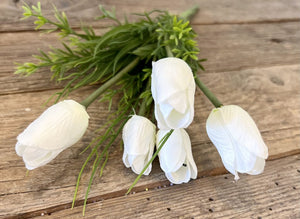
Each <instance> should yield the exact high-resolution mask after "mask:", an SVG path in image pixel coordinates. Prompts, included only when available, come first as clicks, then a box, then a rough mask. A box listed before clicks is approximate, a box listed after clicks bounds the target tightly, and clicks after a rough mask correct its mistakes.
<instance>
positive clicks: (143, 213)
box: [38, 155, 300, 218]
mask: <svg viewBox="0 0 300 219" xmlns="http://www.w3.org/2000/svg"><path fill="white" fill-rule="evenodd" d="M299 167H300V157H299V155H298V156H291V157H287V158H283V159H280V160H275V161H270V162H268V165H267V166H266V168H265V171H264V174H262V175H259V176H249V175H242V177H241V179H240V180H239V181H238V182H237V183H235V182H234V181H233V180H232V177H231V176H230V175H228V174H225V175H222V176H214V177H206V178H202V179H198V180H194V181H192V182H190V183H188V184H185V185H180V186H177V185H176V186H169V185H168V186H166V187H164V186H163V187H162V188H157V187H156V188H154V189H151V190H149V191H143V192H139V193H137V194H134V195H129V196H121V197H117V198H112V199H108V200H101V201H99V202H96V203H92V204H90V205H89V206H88V207H89V210H88V211H87V213H86V215H85V217H84V218H276V217H277V216H278V217H279V218H299V217H300V170H299ZM182 191H184V193H185V195H183V194H182ZM81 210H82V209H81V208H80V207H76V208H75V209H72V210H71V209H67V210H62V211H59V212H54V213H52V214H51V216H48V215H47V213H49V212H47V211H41V212H39V214H44V215H45V216H44V217H38V218H49V217H51V218H65V217H69V218H81V217H82V215H81Z"/></svg>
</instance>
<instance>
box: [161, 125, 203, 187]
mask: <svg viewBox="0 0 300 219" xmlns="http://www.w3.org/2000/svg"><path fill="white" fill-rule="evenodd" d="M168 132H169V130H159V131H158V133H157V140H156V147H158V146H159V142H160V140H161V139H162V138H163V137H164V136H165V135H166V134H167V133H168ZM158 157H159V163H160V167H161V169H162V170H163V171H164V172H165V175H166V177H167V178H168V180H169V181H170V182H172V183H174V184H180V183H187V182H188V181H190V179H191V178H192V179H196V178H197V173H198V171H197V166H196V164H195V161H194V159H193V155H192V148H191V141H190V138H189V135H188V134H187V132H186V131H185V130H184V129H175V130H174V131H173V133H172V134H171V135H170V137H169V138H168V140H167V141H166V142H165V144H164V145H163V146H162V149H161V150H160V152H159V153H158Z"/></svg>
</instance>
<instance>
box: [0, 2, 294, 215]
mask: <svg viewBox="0 0 300 219" xmlns="http://www.w3.org/2000/svg"><path fill="white" fill-rule="evenodd" d="M25 2H27V3H28V4H30V5H31V4H36V2H37V0H25ZM52 2H53V1H50V0H44V1H43V2H42V5H43V11H44V12H45V14H48V15H50V16H51V15H52V14H53V11H52V9H51V7H52V6H51V3H52ZM54 3H55V4H56V6H57V8H58V9H59V10H62V11H65V12H66V13H67V15H68V17H69V20H70V23H71V25H72V27H74V28H79V26H80V22H83V23H86V24H88V25H92V26H94V27H96V32H97V33H98V34H101V33H103V32H104V31H105V30H106V27H107V26H108V25H110V24H111V23H110V22H107V21H95V20H94V17H95V16H98V15H99V10H98V5H99V4H102V5H104V6H105V7H106V8H110V7H112V6H116V10H117V12H118V13H117V16H118V17H119V18H121V19H123V14H129V13H132V12H144V11H145V10H151V9H153V8H158V9H163V10H164V9H167V10H169V11H170V12H171V13H174V14H177V13H180V12H181V11H183V10H185V9H187V8H189V7H191V6H192V5H194V4H195V3H196V4H199V6H200V11H199V12H198V13H197V15H196V16H195V17H194V19H193V20H192V25H193V28H194V29H195V31H196V33H197V34H198V35H199V36H198V38H197V40H198V44H199V48H200V49H201V54H200V58H207V59H208V61H207V62H205V63H204V66H205V68H206V72H199V76H200V79H201V80H202V81H203V82H204V83H205V84H206V85H207V86H208V87H209V88H210V89H211V90H212V91H213V92H214V93H215V94H216V95H217V96H218V98H219V99H220V100H222V102H223V103H224V104H226V105H228V104H237V105H240V106H242V107H243V108H244V109H245V110H247V111H248V112H249V113H250V115H251V116H252V117H253V119H254V120H255V121H256V123H257V125H258V128H259V129H260V131H261V133H262V136H263V138H264V140H265V142H266V144H267V145H268V148H269V155H270V156H269V158H268V161H267V165H266V169H265V172H264V174H262V175H259V176H248V175H242V177H241V180H240V181H239V182H238V183H233V176H231V175H230V174H228V175H222V174H225V173H226V170H225V169H224V167H223V165H222V162H221V160H220V158H219V155H218V153H217V151H216V149H215V148H214V146H213V145H212V143H211V142H210V141H209V139H208V136H207V135H206V131H205V121H206V118H207V116H208V115H209V113H210V111H211V109H212V105H211V104H210V103H209V101H208V100H207V99H206V98H205V97H204V95H203V94H202V93H201V92H200V91H198V90H197V92H196V100H195V118H194V122H193V123H192V125H191V126H190V127H189V128H188V130H187V131H188V133H189V134H190V137H191V141H192V146H193V148H192V150H193V155H194V158H195V162H196V164H197V166H198V179H197V180H193V181H192V182H190V183H188V184H184V185H176V186H170V183H169V182H168V181H167V180H166V178H165V176H164V173H163V172H162V171H161V170H160V167H159V163H158V161H157V160H155V161H154V164H153V170H152V172H151V174H150V176H148V177H142V179H141V180H140V181H139V183H138V185H137V186H136V187H135V188H134V192H135V194H131V195H129V196H124V194H125V192H126V191H127V189H128V187H129V186H130V185H131V183H132V182H133V180H134V179H135V177H136V175H135V174H133V173H132V171H131V170H130V169H127V168H125V167H124V165H123V163H122V160H121V157H122V149H121V147H120V144H121V143H120V141H119V140H120V139H118V141H117V142H116V143H115V144H114V145H113V147H112V148H111V151H110V152H111V153H110V157H109V160H108V164H107V167H106V168H105V170H104V173H103V177H102V178H99V177H96V178H95V180H94V181H93V185H92V189H91V191H90V196H89V199H88V203H89V204H88V209H87V212H86V213H87V215H86V217H87V218H96V217H99V218H120V217H123V218H153V217H154V218H229V217H230V218H300V210H299V209H300V202H299V201H300V198H299V197H300V193H299V189H300V184H299V183H300V173H299V172H300V169H299V167H300V158H299V154H300V90H299V87H300V86H299V85H300V75H299V72H300V65H299V60H300V44H299V41H300V22H299V21H300V17H299V12H300V2H299V1H298V0H287V1H279V0H268V1H259V0H244V1H238V0H223V1H217V0H179V1H172V2H171V1H170V0H166V1H161V0H152V1H146V0H126V1H117V0H82V1H79V0H64V1H54ZM21 5H22V2H21V1H18V0H1V2H0V102H1V104H0V218H27V217H34V216H39V215H44V217H45V216H47V217H51V218H79V217H80V218H81V217H82V216H81V210H82V204H83V201H82V200H83V198H84V194H85V189H86V186H87V182H88V179H89V176H90V173H91V168H90V166H89V167H88V168H87V169H86V171H85V172H84V174H83V176H82V179H83V180H82V183H81V184H80V187H79V193H78V199H77V200H78V201H77V202H76V205H77V207H75V209H74V210H73V211H71V210H70V209H69V208H70V206H71V201H72V198H73V192H74V189H75V182H76V178H77V174H78V172H79V170H80V168H81V165H82V164H83V162H84V160H85V158H86V156H87V154H84V155H79V153H80V152H81V151H82V150H83V149H84V148H85V146H86V145H87V144H88V143H89V142H90V141H91V139H92V138H93V137H94V136H96V135H97V134H96V133H95V132H94V130H95V129H96V128H98V127H99V126H100V125H101V124H103V123H104V122H105V121H106V118H107V116H108V115H109V112H108V110H107V106H106V104H100V103H93V105H92V106H91V107H90V108H89V109H88V113H89V114H90V116H91V120H90V125H89V128H88V130H87V132H86V134H85V135H84V137H83V138H82V139H81V140H80V142H78V143H77V144H76V145H74V146H72V147H71V148H69V149H67V150H65V151H64V152H62V153H61V154H60V155H59V156H58V157H57V158H56V159H55V160H53V161H52V162H51V163H49V164H48V165H46V166H43V167H41V168H39V169H38V170H34V171H30V172H29V175H28V176H25V174H26V169H25V167H24V164H23V162H22V159H21V158H20V157H18V156H17V155H16V153H15V151H14V145H15V143H16V136H17V135H18V133H20V132H21V131H22V130H23V129H24V128H25V127H26V126H27V125H28V124H29V123H30V122H31V121H33V120H34V119H35V118H36V117H37V116H38V115H40V113H41V112H42V111H43V110H44V109H45V107H43V106H42V104H43V102H44V101H46V100H47V99H48V98H49V97H50V95H51V94H53V93H54V92H56V91H57V89H59V88H61V87H62V86H63V84H56V83H54V82H50V81H49V79H50V76H51V74H50V72H49V70H48V69H44V70H42V71H41V72H39V73H37V74H34V75H32V76H30V77H28V78H24V77H19V76H16V75H13V72H14V66H15V65H14V62H21V63H23V62H30V61H32V60H33V59H32V57H31V55H32V54H36V52H37V49H38V48H40V49H42V50H48V46H49V45H50V44H52V45H54V46H59V40H58V38H57V37H56V35H55V34H49V35H40V34H39V33H37V32H35V31H33V29H34V26H33V20H32V19H28V20H25V21H20V20H19V19H20V17H21V16H22V10H21ZM128 18H129V20H130V21H133V20H136V19H137V17H136V16H132V15H129V17H128ZM95 88H96V86H93V87H92V86H91V87H86V88H84V89H81V90H79V91H77V92H75V93H73V94H71V96H70V98H72V99H75V100H78V101H80V100H82V99H83V98H85V97H86V96H87V95H88V94H90V93H91V92H92V91H93V90H95ZM117 101H118V100H115V103H116V102H117ZM115 106H116V105H114V106H113V111H114V110H116V108H115ZM294 155H296V156H294ZM216 175H217V176H216ZM145 190H149V191H145ZM93 202H95V203H93ZM120 212H121V214H122V215H120ZM48 214H49V215H48Z"/></svg>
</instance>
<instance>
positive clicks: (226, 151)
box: [206, 105, 268, 177]
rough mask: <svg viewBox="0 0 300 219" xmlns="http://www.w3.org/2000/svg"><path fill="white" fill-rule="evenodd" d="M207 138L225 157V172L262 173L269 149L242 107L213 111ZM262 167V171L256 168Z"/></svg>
mask: <svg viewBox="0 0 300 219" xmlns="http://www.w3.org/2000/svg"><path fill="white" fill-rule="evenodd" d="M206 129H207V134H208V136H209V138H210V139H211V141H212V142H213V143H214V145H215V146H216V148H217V150H218V152H219V154H220V155H221V158H222V161H223V164H224V166H225V168H226V169H227V170H228V171H229V172H231V173H232V174H234V175H236V176H237V177H238V175H237V171H238V172H241V173H248V172H251V171H252V170H253V169H255V170H254V172H259V171H262V170H263V169H262V168H261V165H262V164H264V163H263V162H261V160H259V161H260V162H259V165H258V164H256V163H257V157H260V158H262V159H266V158H267V156H268V149H267V147H266V145H265V143H264V142H263V140H262V137H261V135H260V132H259V130H258V128H257V126H256V125H255V123H254V121H253V119H252V118H251V117H250V116H249V114H248V113H247V112H246V111H245V110H243V109H242V108H240V107H239V106H235V105H229V106H222V107H220V108H217V109H213V110H212V112H211V113H210V115H209V117H208V119H207V123H206ZM256 165H258V167H257V166H256Z"/></svg>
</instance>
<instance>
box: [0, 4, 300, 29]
mask: <svg viewBox="0 0 300 219" xmlns="http://www.w3.org/2000/svg"><path fill="white" fill-rule="evenodd" d="M38 1H39V0H24V2H26V3H28V4H29V5H31V4H34V5H36V2H38ZM52 2H53V1H50V0H44V1H42V9H43V13H44V14H45V15H50V16H51V15H52V14H53V9H52ZM22 4H23V3H22V1H15V0H2V1H1V3H0V23H1V25H0V32H7V31H22V30H33V29H34V25H33V19H28V20H25V21H20V18H21V17H22V13H23V11H22V8H21V6H22ZM54 4H55V5H56V7H57V8H58V9H59V10H61V11H65V12H66V13H67V16H68V18H69V20H70V23H71V25H72V26H73V27H80V25H81V22H82V21H83V23H85V24H88V25H92V26H94V27H103V26H107V25H109V24H111V23H110V22H106V21H104V22H99V21H96V20H95V17H98V16H100V11H99V9H98V5H99V4H101V5H103V6H104V7H105V8H107V9H110V8H112V7H115V9H116V11H117V17H118V18H119V19H124V15H127V17H128V18H129V20H130V21H133V20H137V19H138V17H137V16H133V15H131V14H132V13H143V12H145V11H151V10H153V9H160V10H168V11H170V13H172V14H179V13H181V12H183V11H184V10H187V9H188V8H190V7H192V6H194V5H199V7H200V10H199V12H198V14H197V15H196V16H195V17H194V18H193V21H192V22H193V23H194V24H216V23H217V24H218V23H261V22H282V21H291V20H295V21H299V20H300V18H299V10H300V3H299V1H297V0H287V1H279V0H269V1H259V0H245V1H243V2H240V1H238V0H223V1H217V0H179V1H172V3H171V4H170V2H168V1H161V0H152V1H151V4H150V5H149V1H147V0H126V1H118V0H102V1H101V0H81V1H80V0H64V1H55V2H54Z"/></svg>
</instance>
